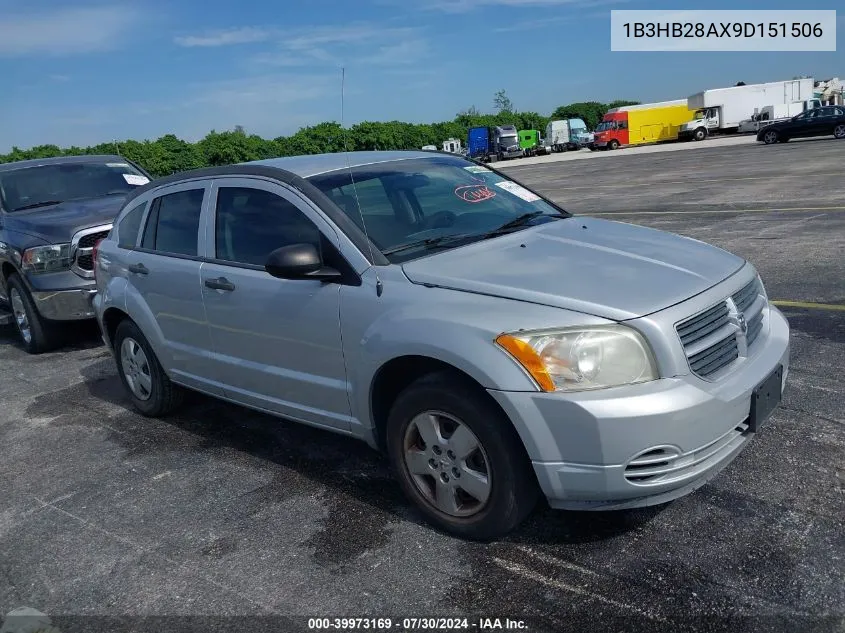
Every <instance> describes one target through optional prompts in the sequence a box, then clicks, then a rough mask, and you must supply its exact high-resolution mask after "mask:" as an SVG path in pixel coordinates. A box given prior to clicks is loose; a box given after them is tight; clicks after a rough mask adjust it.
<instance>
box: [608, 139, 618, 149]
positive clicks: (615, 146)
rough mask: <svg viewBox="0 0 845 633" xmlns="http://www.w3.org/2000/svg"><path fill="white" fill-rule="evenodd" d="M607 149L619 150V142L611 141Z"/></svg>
mask: <svg viewBox="0 0 845 633" xmlns="http://www.w3.org/2000/svg"><path fill="white" fill-rule="evenodd" d="M608 148H610V149H611V150H616V149H619V141H617V140H616V139H613V140H612V141H610V144H609V145H608Z"/></svg>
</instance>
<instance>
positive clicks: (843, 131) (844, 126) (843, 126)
mask: <svg viewBox="0 0 845 633" xmlns="http://www.w3.org/2000/svg"><path fill="white" fill-rule="evenodd" d="M833 136H834V137H836V138H838V139H843V138H845V123H840V124H839V125H837V126H836V127H835V128H833Z"/></svg>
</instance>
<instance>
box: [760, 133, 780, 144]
mask: <svg viewBox="0 0 845 633" xmlns="http://www.w3.org/2000/svg"><path fill="white" fill-rule="evenodd" d="M778 137H779V135H778V133H777V132H775V131H774V130H768V131H767V132H765V133H764V134H763V142H764V143H765V144H766V145H772V144H773V143H777V142H778V141H779V140H780V139H779V138H778Z"/></svg>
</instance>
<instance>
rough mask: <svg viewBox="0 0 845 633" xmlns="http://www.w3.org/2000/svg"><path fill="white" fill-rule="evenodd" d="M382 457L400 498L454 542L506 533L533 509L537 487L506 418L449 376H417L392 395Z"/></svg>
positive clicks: (475, 389) (476, 391)
mask: <svg viewBox="0 0 845 633" xmlns="http://www.w3.org/2000/svg"><path fill="white" fill-rule="evenodd" d="M387 453H388V456H389V458H390V462H391V466H392V467H393V470H394V472H395V473H396V476H397V478H398V480H399V483H400V485H401V486H402V489H403V491H404V492H405V494H406V495H407V496H408V498H410V499H411V500H412V501H413V502H414V503H415V504H416V505H417V507H418V508H419V509H420V510H421V511H422V513H423V514H424V515H425V517H426V518H427V519H428V520H429V521H431V522H432V523H434V524H435V525H437V526H439V527H440V528H442V529H444V530H446V531H448V532H451V533H453V534H456V535H459V536H461V537H465V538H471V539H478V540H488V539H491V538H496V537H498V536H502V535H504V534H507V533H508V532H510V531H511V530H513V529H514V528H515V527H516V526H517V525H519V523H521V522H522V520H523V519H525V517H526V516H527V515H528V514H529V513H530V512H531V510H532V509H533V508H534V507H535V506H536V503H537V499H538V496H539V487H538V485H537V482H536V479H535V478H534V473H533V470H532V468H531V463H530V461H529V460H528V457H527V455H526V454H525V451H524V449H523V447H522V441H521V440H520V438H519V436H518V435H517V433H516V431H515V430H514V428H513V426H512V425H511V424H510V421H509V420H508V419H507V418H506V417H505V416H504V414H503V413H502V412H501V410H499V409H498V407H496V406H495V404H494V403H492V402H491V401H490V400H489V397H488V396H487V395H486V394H484V393H483V392H481V391H480V390H479V388H478V387H477V386H476V385H474V384H470V383H468V382H467V381H466V380H464V379H462V377H461V376H459V375H454V374H452V373H451V372H442V373H437V374H431V375H429V376H426V377H423V378H421V379H419V380H417V381H416V382H414V383H413V384H412V385H411V386H409V387H408V388H407V389H405V391H403V392H402V393H401V394H400V395H399V397H398V398H397V400H396V402H395V403H394V405H393V407H392V409H391V411H390V416H389V418H388V423H387Z"/></svg>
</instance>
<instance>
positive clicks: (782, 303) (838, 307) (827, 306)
mask: <svg viewBox="0 0 845 633" xmlns="http://www.w3.org/2000/svg"><path fill="white" fill-rule="evenodd" d="M772 303H774V304H775V305H776V306H779V307H782V308H807V309H808V310H834V311H836V312H845V305H842V304H839V303H813V302H812V301H786V300H782V299H781V300H774V301H772Z"/></svg>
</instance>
